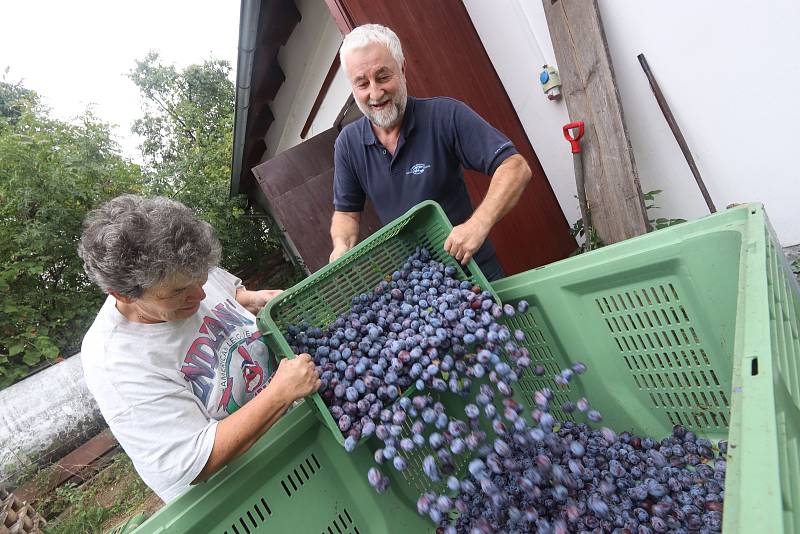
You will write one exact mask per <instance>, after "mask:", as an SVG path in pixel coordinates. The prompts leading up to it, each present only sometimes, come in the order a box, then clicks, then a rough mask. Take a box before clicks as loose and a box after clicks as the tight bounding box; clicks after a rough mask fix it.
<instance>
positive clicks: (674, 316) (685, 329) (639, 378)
mask: <svg viewBox="0 0 800 534" xmlns="http://www.w3.org/2000/svg"><path fill="white" fill-rule="evenodd" d="M594 302H595V305H596V306H597V309H598V310H599V312H600V316H601V318H602V321H603V323H604V324H605V325H606V327H607V328H608V330H609V331H610V332H611V336H612V338H613V339H614V343H615V344H616V346H617V348H618V349H619V351H620V354H621V355H622V359H623V361H624V362H625V365H626V366H627V367H628V370H629V371H630V374H631V377H632V378H633V381H634V383H635V384H636V386H637V387H638V388H639V389H640V390H643V391H646V392H647V396H648V398H649V399H650V401H651V403H652V406H653V407H654V408H656V409H659V410H661V411H662V412H664V413H665V414H666V415H667V417H668V418H669V420H670V422H671V423H672V424H673V425H676V424H682V425H689V426H691V427H695V428H701V429H711V430H714V429H716V430H725V429H727V427H728V413H729V411H730V406H729V403H728V398H727V396H726V394H725V391H724V389H723V388H722V386H721V384H720V379H719V377H718V376H717V374H716V372H715V371H714V369H713V367H712V365H711V361H710V359H709V357H708V353H707V352H706V349H707V347H706V345H705V344H704V343H703V340H701V339H700V337H699V336H698V334H697V330H696V329H695V326H694V324H693V322H692V318H691V317H690V315H689V312H688V310H687V309H686V307H685V306H684V304H683V302H682V301H681V299H680V297H679V295H678V290H677V289H676V287H675V286H674V285H673V284H672V283H669V282H666V283H661V284H654V285H647V286H640V287H635V288H630V289H627V290H623V291H620V292H617V293H610V294H605V295H602V296H599V297H597V298H595V300H594Z"/></svg>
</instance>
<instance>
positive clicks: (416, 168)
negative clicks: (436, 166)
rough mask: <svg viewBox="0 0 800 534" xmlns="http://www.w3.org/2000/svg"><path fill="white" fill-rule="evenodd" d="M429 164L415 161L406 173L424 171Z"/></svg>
mask: <svg viewBox="0 0 800 534" xmlns="http://www.w3.org/2000/svg"><path fill="white" fill-rule="evenodd" d="M429 167H430V165H426V164H424V163H416V164H414V165H412V166H411V168H410V169H409V170H408V172H407V173H406V174H422V173H423V172H425V169H427V168H429Z"/></svg>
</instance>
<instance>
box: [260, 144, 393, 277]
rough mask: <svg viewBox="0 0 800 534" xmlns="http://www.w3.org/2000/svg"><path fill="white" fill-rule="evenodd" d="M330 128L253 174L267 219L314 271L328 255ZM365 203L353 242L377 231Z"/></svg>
mask: <svg viewBox="0 0 800 534" xmlns="http://www.w3.org/2000/svg"><path fill="white" fill-rule="evenodd" d="M337 135H338V131H337V130H336V129H335V128H331V129H329V130H326V131H325V132H322V133H321V134H319V135H316V136H314V137H312V138H311V139H309V140H308V141H306V142H304V143H301V144H299V145H297V146H295V147H293V148H290V149H288V150H285V151H284V152H281V153H280V154H278V155H277V156H275V157H274V158H272V159H270V160H268V161H265V162H264V163H262V164H260V165H258V166H257V167H255V168H254V169H253V173H254V174H255V176H256V179H257V180H258V184H259V186H260V187H261V190H262V191H263V192H264V195H265V196H266V197H267V199H268V200H269V204H270V208H271V210H270V211H271V212H272V215H273V217H275V219H277V221H278V224H279V225H280V226H281V227H283V228H285V233H286V235H287V237H288V238H289V240H290V241H291V242H292V244H293V245H294V247H295V248H296V249H297V252H298V253H299V254H300V256H301V258H302V259H303V261H304V262H305V264H306V266H307V267H308V269H309V271H311V272H314V271H316V270H318V269H320V268H321V267H323V266H325V265H327V263H328V257H329V256H330V254H331V249H332V245H331V238H330V231H329V230H330V222H331V217H332V216H333V143H334V141H335V140H336V136H337ZM380 226H381V225H380V221H379V220H378V217H377V215H376V214H375V211H374V210H373V209H372V207H371V206H369V204H368V205H367V207H366V209H365V210H364V212H363V213H362V214H361V231H360V235H359V240H363V239H365V238H366V237H368V236H369V235H371V234H372V233H373V232H374V231H375V230H377V229H378V228H380Z"/></svg>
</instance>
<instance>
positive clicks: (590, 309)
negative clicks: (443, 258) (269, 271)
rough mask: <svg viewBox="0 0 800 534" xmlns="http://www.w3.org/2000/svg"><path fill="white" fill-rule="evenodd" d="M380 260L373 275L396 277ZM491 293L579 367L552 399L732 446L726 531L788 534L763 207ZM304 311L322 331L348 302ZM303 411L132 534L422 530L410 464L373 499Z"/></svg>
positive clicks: (790, 358) (796, 454)
mask: <svg viewBox="0 0 800 534" xmlns="http://www.w3.org/2000/svg"><path fill="white" fill-rule="evenodd" d="M412 244H413V242H412ZM364 245H367V242H365V243H364ZM408 246H411V245H408ZM403 254H405V251H404V252H403V253H402V254H400V256H403ZM356 256H358V257H361V256H360V255H358V253H357V251H356V250H354V251H352V252H351V256H350V257H349V258H347V257H344V258H342V260H343V261H342V263H348V260H349V261H352V262H355V260H356ZM402 259H404V256H403V257H402ZM367 260H369V261H367ZM360 261H361V262H362V263H361V264H360V265H361V267H358V268H356V267H355V266H354V267H353V270H354V271H358V270H359V269H360V270H362V271H363V272H361V273H360V274H359V273H358V272H353V274H352V275H351V276H352V277H353V278H355V277H356V276H361V277H363V279H364V282H363V283H360V282H348V280H347V279H341V280H340V279H336V278H335V277H333V275H331V276H332V277H331V278H330V282H328V283H332V284H339V285H343V284H346V283H351V285H350V286H348V287H347V288H346V291H348V293H346V294H347V295H352V294H356V293H360V292H363V291H364V290H365V289H366V288H369V287H371V286H373V285H374V284H375V282H376V281H377V280H378V279H379V278H380V275H379V274H377V273H373V272H372V270H371V269H370V268H369V265H370V262H371V261H373V260H371V259H370V258H364V259H361V260H360ZM387 262H388V263H385V264H383V265H382V266H381V267H380V269H381V270H393V269H394V268H395V267H396V260H387ZM336 265H337V264H334V265H331V266H328V267H326V268H325V269H328V270H329V271H333V270H334V268H335V267H336ZM356 265H359V264H356ZM325 269H323V271H324V270H325ZM317 274H320V273H317ZM315 276H316V275H315ZM373 276H374V277H375V278H374V279H373V278H371V277H373ZM351 280H352V278H351ZM306 282H307V281H306ZM303 284H305V282H303V283H301V284H300V285H298V286H297V287H298V288H299V287H300V286H301V285H303ZM306 287H307V286H306ZM294 289H295V288H293V289H292V290H291V291H294ZM493 289H494V290H495V292H496V294H497V295H498V296H499V298H500V300H501V301H503V302H510V303H515V302H517V301H518V300H520V299H523V298H524V299H526V300H528V301H529V302H530V304H531V306H530V309H529V311H528V312H527V313H526V314H520V315H517V316H515V317H514V318H512V319H510V320H508V323H509V325H510V326H513V327H518V328H522V329H523V330H524V331H525V332H526V335H527V339H526V341H525V344H526V346H527V347H528V348H529V350H530V351H531V354H532V357H533V360H534V361H535V362H545V363H546V365H547V367H548V370H549V371H552V372H553V373H555V372H556V370H558V369H560V368H562V367H564V366H565V365H567V364H569V363H571V362H573V361H584V362H586V363H587V364H588V365H589V367H590V368H589V371H588V372H587V373H586V374H585V375H581V376H579V377H577V378H576V379H574V380H573V382H572V383H571V384H570V386H568V387H567V388H559V389H558V390H557V391H556V396H557V398H558V399H559V400H564V399H566V398H571V399H576V398H578V397H580V396H586V397H587V398H589V399H590V401H591V402H592V404H593V406H594V407H596V408H597V409H599V410H600V411H602V412H603V414H604V417H605V419H604V424H606V425H608V426H610V427H613V428H615V429H617V430H624V429H628V430H633V431H636V432H640V433H642V434H646V435H650V436H653V437H657V438H660V437H663V436H664V435H667V434H668V433H669V432H670V430H671V427H672V425H673V424H676V423H682V424H684V425H686V426H687V427H689V428H691V429H692V430H694V431H696V432H697V433H698V434H699V435H702V436H705V437H709V438H711V439H720V438H724V437H726V436H727V438H728V440H729V451H728V475H727V480H726V496H725V513H724V532H725V533H726V534H728V533H738V534H750V533H752V532H765V533H786V534H788V533H794V532H797V531H798V528H800V525H798V519H797V517H796V516H795V514H794V510H797V509H799V508H800V491H799V490H800V488H798V485H799V484H800V460H799V458H800V445H799V444H798V436H800V428H799V427H800V409H799V408H798V405H800V378H799V377H798V366H799V365H800V363H798V357H799V356H800V337H799V336H798V317H800V296H799V295H800V291H798V287H797V283H796V281H795V280H794V278H793V276H792V275H791V272H790V270H789V267H788V264H787V263H786V261H785V259H784V258H783V255H782V252H781V250H780V247H779V245H778V244H777V240H776V239H775V237H774V233H773V232H772V230H771V228H770V226H769V223H768V221H767V219H766V215H765V213H764V210H763V208H762V207H761V206H760V205H749V206H745V207H740V208H736V209H732V210H727V211H725V212H721V213H718V214H716V215H712V216H708V217H705V218H703V219H700V220H697V221H693V222H689V223H684V224H681V225H678V226H675V227H671V228H668V229H665V230H660V231H658V232H653V233H651V234H648V235H645V236H641V237H638V238H635V239H631V240H628V241H625V242H622V243H618V244H615V245H612V246H608V247H605V248H602V249H599V250H596V251H593V252H591V253H588V254H583V255H581V256H577V257H574V258H569V259H567V260H563V261H560V262H556V263H553V264H551V265H548V266H545V267H541V268H538V269H534V270H531V271H528V272H526V273H522V274H519V275H515V276H512V277H509V278H506V279H504V280H501V281H498V282H495V283H493ZM291 291H289V292H287V295H288V294H289V293H291ZM328 291H330V290H328ZM311 293H313V291H310V293H309V294H311ZM323 295H327V296H321V297H320V299H321V300H323V301H324V300H329V299H330V296H329V293H328V294H323ZM309 302H311V301H310V300H309ZM314 306H317V307H318V308H316V309H318V310H320V311H318V312H314V313H318V314H319V315H318V316H317V320H319V321H320V323H319V324H322V322H324V321H326V320H329V319H330V318H332V317H335V315H336V314H338V313H339V312H340V311H343V310H344V309H346V308H347V307H348V306H349V299H348V300H344V301H342V302H340V303H338V304H336V305H335V306H333V307H331V306H330V304H329V303H327V302H326V303H322V304H320V303H315V304H314ZM326 306H327V308H326ZM326 314H327V315H326ZM331 314H332V315H331ZM301 315H303V314H301ZM304 317H308V315H304ZM289 320H291V319H289ZM262 328H263V325H262ZM543 385H547V386H549V387H553V384H552V381H551V379H550V378H539V377H535V376H533V375H532V374H531V373H529V372H526V373H525V374H524V375H523V376H522V377H521V378H520V383H519V384H518V386H517V388H516V393H517V397H518V399H519V400H521V401H523V402H526V401H527V402H526V403H527V404H529V403H530V396H531V395H532V393H533V392H534V391H535V390H536V389H538V388H539V387H541V386H543ZM310 404H311V403H308V402H307V403H304V404H303V405H301V406H300V407H299V408H297V409H295V410H293V411H292V412H290V413H289V414H288V415H286V416H285V417H284V418H283V419H281V420H280V421H279V422H278V424H277V425H276V426H275V427H273V428H272V429H271V430H270V431H269V432H268V433H267V434H266V435H265V436H264V437H263V438H262V439H261V440H259V441H258V443H257V444H256V445H255V446H254V447H253V449H251V450H250V451H248V453H246V454H245V455H243V456H242V457H241V458H240V459H238V460H237V461H236V462H234V463H233V464H232V465H231V466H229V467H227V468H225V469H224V470H223V471H221V472H220V473H219V474H218V475H217V476H215V477H213V478H212V479H211V480H210V481H209V482H207V483H205V484H202V485H200V486H198V487H197V488H193V489H192V490H190V491H189V492H188V493H187V494H185V495H184V496H182V497H180V498H179V499H177V500H176V501H175V502H174V503H172V504H170V505H169V506H167V507H165V508H164V509H163V510H162V511H161V512H160V513H159V514H157V515H156V516H154V517H153V518H151V520H149V521H148V522H147V523H145V525H143V526H142V527H140V529H139V530H137V531H136V532H138V533H140V534H144V533H149V532H208V533H219V534H244V533H247V534H252V533H256V532H257V533H259V534H261V533H284V532H298V533H305V532H321V533H323V534H324V533H331V534H334V533H340V532H348V533H351V532H371V533H395V532H397V533H411V532H414V533H416V532H431V531H432V530H433V528H432V525H431V524H430V523H428V522H426V521H425V520H423V519H421V518H420V517H419V516H417V513H416V510H415V509H414V506H413V502H411V496H412V495H413V494H415V493H416V492H418V491H419V490H420V489H425V488H426V487H430V486H431V485H430V482H429V481H427V479H426V478H425V477H424V475H423V474H422V472H421V467H420V466H419V464H418V463H416V462H412V461H410V462H409V465H410V468H409V470H408V472H407V473H406V474H405V477H406V479H405V480H404V481H397V482H398V483H395V482H393V484H392V487H391V488H390V489H389V491H388V492H387V493H386V494H385V495H377V494H376V493H375V492H374V491H373V490H372V489H371V488H370V487H369V485H368V483H367V481H366V475H365V473H366V471H367V469H368V468H369V467H370V466H371V465H372V459H371V450H370V449H371V448H372V447H371V443H370V442H368V443H367V446H360V447H358V448H357V449H356V450H355V451H354V452H353V453H352V454H347V453H345V452H344V450H343V449H342V448H341V446H340V444H339V443H338V441H337V440H336V439H335V438H334V434H333V433H332V432H330V431H329V429H328V428H326V427H325V426H323V425H319V424H318V422H317V420H316V419H315V416H314V414H313V412H312V410H311V409H310ZM453 406H454V409H457V407H458V402H457V401H454V404H453ZM326 411H327V410H326ZM560 415H561V416H562V417H565V418H570V417H571V416H570V417H567V416H566V414H560ZM314 458H316V459H317V460H318V461H319V464H320V466H321V467H320V468H319V469H317V471H316V472H315V473H310V471H309V469H305V470H304V469H303V468H302V467H300V466H301V465H306V467H310V466H308V464H307V463H306V462H308V461H311V462H312V465H314V466H316V462H315V461H314ZM262 499H263V500H262ZM267 506H269V509H268V510H267ZM345 511H346V513H345ZM262 517H263V518H264V519H262ZM345 521H346V522H345ZM234 527H235V528H234ZM356 529H358V530H356Z"/></svg>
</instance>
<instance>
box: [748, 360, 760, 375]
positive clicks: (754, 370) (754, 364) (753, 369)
mask: <svg viewBox="0 0 800 534" xmlns="http://www.w3.org/2000/svg"><path fill="white" fill-rule="evenodd" d="M757 374H758V358H753V359H752V360H750V375H751V376H756V375H757Z"/></svg>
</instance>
